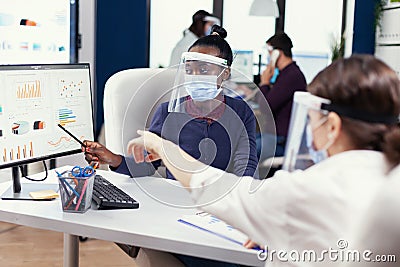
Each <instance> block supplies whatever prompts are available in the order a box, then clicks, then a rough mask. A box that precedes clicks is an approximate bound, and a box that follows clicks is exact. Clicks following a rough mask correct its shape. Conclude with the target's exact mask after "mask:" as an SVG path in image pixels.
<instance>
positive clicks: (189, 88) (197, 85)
mask: <svg viewBox="0 0 400 267" xmlns="http://www.w3.org/2000/svg"><path fill="white" fill-rule="evenodd" d="M228 75H229V66H228V65H227V60H225V59H222V58H219V57H215V56H211V55H208V54H202V53H197V52H185V53H183V54H182V58H181V62H180V64H179V65H178V69H177V73H176V76H175V82H174V86H173V89H172V92H171V98H170V101H169V104H168V111H169V112H180V113H188V112H189V113H190V112H191V111H193V110H196V111H198V112H201V113H203V114H202V115H204V116H206V115H207V114H208V113H210V112H212V111H213V110H214V109H215V108H217V107H218V106H219V105H220V104H221V103H222V102H223V96H222V87H221V85H222V83H223V81H224V79H226V78H227V76H228Z"/></svg>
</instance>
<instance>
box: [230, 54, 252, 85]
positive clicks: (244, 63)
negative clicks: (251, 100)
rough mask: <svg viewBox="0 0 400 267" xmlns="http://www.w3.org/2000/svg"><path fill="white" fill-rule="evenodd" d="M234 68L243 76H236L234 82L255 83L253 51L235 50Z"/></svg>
mask: <svg viewBox="0 0 400 267" xmlns="http://www.w3.org/2000/svg"><path fill="white" fill-rule="evenodd" d="M232 68H233V69H234V70H236V71H239V72H240V73H241V75H235V77H234V78H233V81H234V82H237V83H251V82H253V79H254V78H253V51H251V50H234V59H233V62H232Z"/></svg>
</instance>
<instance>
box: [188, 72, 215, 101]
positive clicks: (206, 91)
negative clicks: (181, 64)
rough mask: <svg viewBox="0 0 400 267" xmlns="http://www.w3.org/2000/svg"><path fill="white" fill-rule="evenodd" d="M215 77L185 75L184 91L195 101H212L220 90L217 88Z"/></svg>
mask: <svg viewBox="0 0 400 267" xmlns="http://www.w3.org/2000/svg"><path fill="white" fill-rule="evenodd" d="M217 78H218V77H217V76H216V75H188V74H186V75H185V89H186V91H187V92H188V93H189V95H190V97H191V98H192V99H193V100H195V101H206V100H211V99H214V98H215V97H216V96H217V95H218V94H219V93H220V92H221V91H222V89H221V88H220V89H218V88H217Z"/></svg>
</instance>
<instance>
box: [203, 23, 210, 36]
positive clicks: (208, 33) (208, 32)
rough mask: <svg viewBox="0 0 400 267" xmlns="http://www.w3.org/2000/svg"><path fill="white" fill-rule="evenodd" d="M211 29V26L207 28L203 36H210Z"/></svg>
mask: <svg viewBox="0 0 400 267" xmlns="http://www.w3.org/2000/svg"><path fill="white" fill-rule="evenodd" d="M211 28H212V25H210V26H208V28H207V30H206V31H205V32H204V35H205V36H208V35H210V34H211Z"/></svg>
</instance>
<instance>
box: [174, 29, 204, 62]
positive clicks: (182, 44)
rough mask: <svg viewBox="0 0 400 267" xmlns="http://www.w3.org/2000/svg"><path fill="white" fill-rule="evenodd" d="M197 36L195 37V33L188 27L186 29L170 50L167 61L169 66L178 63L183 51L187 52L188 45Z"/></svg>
mask: <svg viewBox="0 0 400 267" xmlns="http://www.w3.org/2000/svg"><path fill="white" fill-rule="evenodd" d="M197 39H199V37H197V35H196V34H194V33H193V32H191V31H190V30H189V29H186V30H185V32H184V34H183V37H182V39H181V40H179V42H178V43H177V44H176V45H175V47H174V49H173V50H172V53H171V58H170V61H169V66H174V65H176V64H179V62H180V60H181V56H182V53H183V52H187V51H188V49H189V47H190V46H191V45H192V44H193V43H194V42H195V41H196V40H197Z"/></svg>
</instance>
